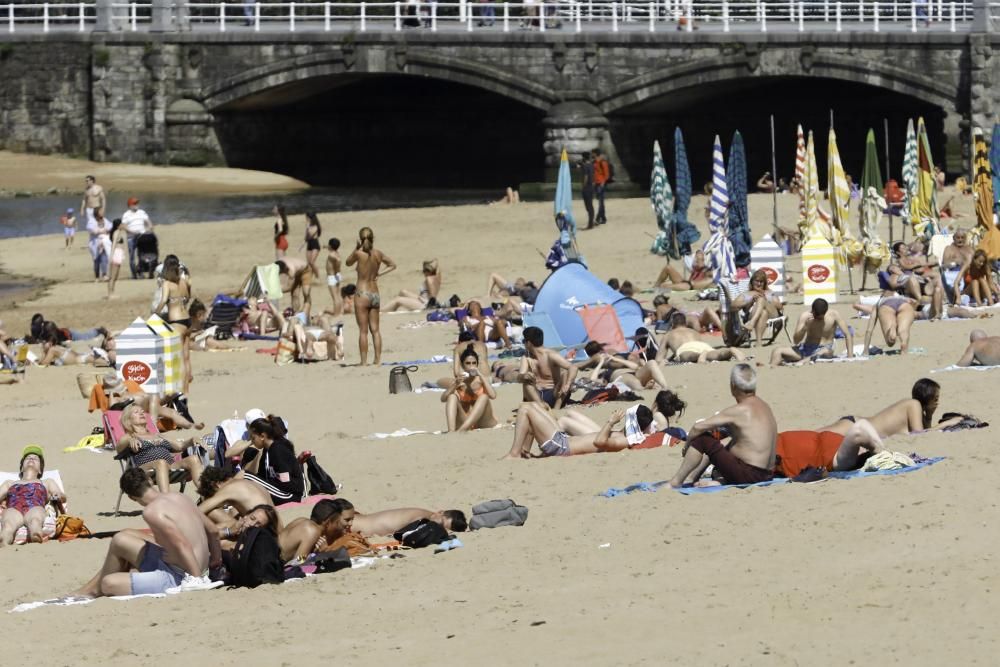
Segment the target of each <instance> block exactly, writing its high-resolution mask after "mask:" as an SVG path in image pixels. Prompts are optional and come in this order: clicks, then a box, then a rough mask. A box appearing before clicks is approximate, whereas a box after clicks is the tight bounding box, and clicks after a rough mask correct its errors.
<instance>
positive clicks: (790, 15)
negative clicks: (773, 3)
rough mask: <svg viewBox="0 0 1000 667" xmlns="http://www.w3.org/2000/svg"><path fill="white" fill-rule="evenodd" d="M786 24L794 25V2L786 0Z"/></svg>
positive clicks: (793, 0)
mask: <svg viewBox="0 0 1000 667" xmlns="http://www.w3.org/2000/svg"><path fill="white" fill-rule="evenodd" d="M765 4H766V3H765ZM788 22H789V23H795V0H788Z"/></svg>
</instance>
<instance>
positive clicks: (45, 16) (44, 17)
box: [42, 2, 49, 32]
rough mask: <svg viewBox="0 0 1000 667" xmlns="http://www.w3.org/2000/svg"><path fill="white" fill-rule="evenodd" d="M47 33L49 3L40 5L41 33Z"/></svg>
mask: <svg viewBox="0 0 1000 667" xmlns="http://www.w3.org/2000/svg"><path fill="white" fill-rule="evenodd" d="M48 31H49V3H47V2H46V3H45V4H43V5H42V32H48Z"/></svg>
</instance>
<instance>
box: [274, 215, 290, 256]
mask: <svg viewBox="0 0 1000 667" xmlns="http://www.w3.org/2000/svg"><path fill="white" fill-rule="evenodd" d="M273 213H274V215H275V217H276V218H277V220H275V221H274V259H275V260H279V259H281V258H282V257H284V256H285V253H286V252H288V232H289V228H288V215H287V214H286V213H285V207H284V206H281V205H280V204H278V205H277V206H275V207H274V210H273Z"/></svg>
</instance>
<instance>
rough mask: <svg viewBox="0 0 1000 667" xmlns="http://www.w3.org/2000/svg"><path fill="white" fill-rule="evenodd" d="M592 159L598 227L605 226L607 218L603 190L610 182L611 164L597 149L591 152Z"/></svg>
mask: <svg viewBox="0 0 1000 667" xmlns="http://www.w3.org/2000/svg"><path fill="white" fill-rule="evenodd" d="M591 154H592V155H593V158H594V194H596V195H597V218H596V220H595V222H596V223H597V224H598V225H606V224H607V223H608V216H607V214H606V213H605V211H604V190H605V189H606V188H607V187H608V183H609V182H610V181H611V163H610V162H608V159H607V158H606V157H604V154H603V153H601V151H600V150H599V149H597V148H595V149H594V150H593V151H591Z"/></svg>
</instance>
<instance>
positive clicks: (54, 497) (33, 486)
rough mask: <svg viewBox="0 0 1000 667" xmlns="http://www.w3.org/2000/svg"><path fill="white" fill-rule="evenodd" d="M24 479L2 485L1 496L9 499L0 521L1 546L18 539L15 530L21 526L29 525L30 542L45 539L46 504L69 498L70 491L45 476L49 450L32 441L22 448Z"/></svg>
mask: <svg viewBox="0 0 1000 667" xmlns="http://www.w3.org/2000/svg"><path fill="white" fill-rule="evenodd" d="M20 469H21V474H20V479H18V480H17V481H13V482H4V483H3V484H2V485H0V500H2V501H6V503H7V508H6V509H5V510H4V511H3V517H2V518H0V523H3V531H2V534H0V546H6V545H8V544H12V543H13V542H14V534H15V533H17V531H18V529H19V528H20V527H21V526H25V527H27V529H28V540H29V541H30V542H44V541H46V540H47V539H48V538H47V537H45V536H44V535H43V534H42V524H43V523H44V521H45V506H46V505H47V504H48V503H49V502H50V501H53V502H60V503H61V502H65V501H66V495H65V494H64V493H63V491H62V489H60V488H59V485H58V484H56V483H55V482H54V481H52V480H51V479H46V480H43V479H42V473H43V472H44V471H45V454H44V452H43V451H42V448H41V447H39V446H38V445H28V446H27V447H25V448H24V450H23V451H22V452H21V465H20Z"/></svg>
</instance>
